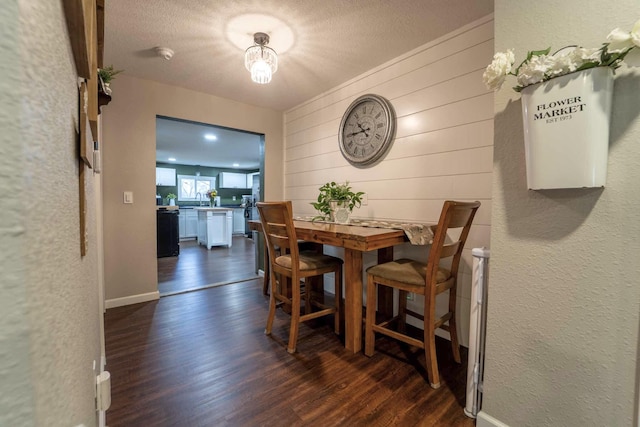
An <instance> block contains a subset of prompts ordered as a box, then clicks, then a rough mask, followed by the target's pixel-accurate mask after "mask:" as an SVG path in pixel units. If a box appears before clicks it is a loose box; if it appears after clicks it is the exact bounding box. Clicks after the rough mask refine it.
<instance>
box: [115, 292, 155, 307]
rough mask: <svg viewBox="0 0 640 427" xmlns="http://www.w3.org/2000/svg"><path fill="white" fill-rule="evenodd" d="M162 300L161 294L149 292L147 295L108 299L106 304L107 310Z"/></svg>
mask: <svg viewBox="0 0 640 427" xmlns="http://www.w3.org/2000/svg"><path fill="white" fill-rule="evenodd" d="M159 298H160V292H158V291H155V292H149V293H146V294H138V295H130V296H128V297H122V298H114V299H108V300H106V301H105V302H104V307H105V308H107V309H108V308H115V307H122V306H124V305H131V304H138V303H141V302H147V301H154V300H157V299H159Z"/></svg>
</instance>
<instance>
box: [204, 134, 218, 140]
mask: <svg viewBox="0 0 640 427" xmlns="http://www.w3.org/2000/svg"><path fill="white" fill-rule="evenodd" d="M204 139H206V140H209V141H215V140H216V139H218V137H217V136H215V135H214V134H212V133H207V134H205V136H204Z"/></svg>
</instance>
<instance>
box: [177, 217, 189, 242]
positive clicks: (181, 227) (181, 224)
mask: <svg viewBox="0 0 640 427" xmlns="http://www.w3.org/2000/svg"><path fill="white" fill-rule="evenodd" d="M185 212H186V211H183V210H180V213H179V214H178V238H179V239H185V238H186V237H185V236H186V232H187V215H186V213H185Z"/></svg>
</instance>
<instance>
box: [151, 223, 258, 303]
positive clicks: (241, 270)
mask: <svg viewBox="0 0 640 427" xmlns="http://www.w3.org/2000/svg"><path fill="white" fill-rule="evenodd" d="M256 277H258V276H257V275H256V273H255V245H254V242H253V240H251V239H248V238H246V237H244V236H241V235H237V236H233V243H232V245H231V248H226V247H215V246H214V247H212V248H211V250H207V248H206V247H205V246H201V245H198V243H197V242H196V241H195V240H183V241H181V242H180V255H179V256H176V257H166V258H158V291H159V292H160V295H161V296H162V295H167V294H172V293H176V292H185V291H189V290H194V289H201V288H203V287H207V286H210V285H214V284H220V283H229V282H238V281H242V280H247V279H253V278H256Z"/></svg>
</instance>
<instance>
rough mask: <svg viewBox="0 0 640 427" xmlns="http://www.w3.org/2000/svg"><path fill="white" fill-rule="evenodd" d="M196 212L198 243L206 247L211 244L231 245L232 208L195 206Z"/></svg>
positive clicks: (208, 247)
mask: <svg viewBox="0 0 640 427" xmlns="http://www.w3.org/2000/svg"><path fill="white" fill-rule="evenodd" d="M195 210H196V211H197V212H198V243H199V244H200V245H204V246H206V247H207V249H211V247H212V246H227V247H231V242H232V239H231V232H232V229H233V210H232V209H225V208H196V209H195Z"/></svg>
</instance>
